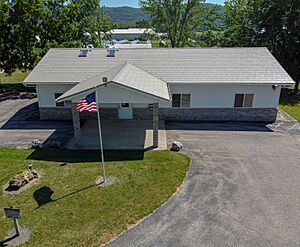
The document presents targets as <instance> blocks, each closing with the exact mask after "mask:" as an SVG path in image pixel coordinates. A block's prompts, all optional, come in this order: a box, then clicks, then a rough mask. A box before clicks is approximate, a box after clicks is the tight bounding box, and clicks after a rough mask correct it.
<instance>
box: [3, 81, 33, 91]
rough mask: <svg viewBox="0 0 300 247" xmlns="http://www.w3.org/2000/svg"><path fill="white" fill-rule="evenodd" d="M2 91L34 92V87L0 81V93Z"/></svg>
mask: <svg viewBox="0 0 300 247" xmlns="http://www.w3.org/2000/svg"><path fill="white" fill-rule="evenodd" d="M4 92H28V93H34V92H35V88H34V87H25V86H24V85H23V84H22V83H0V93H4Z"/></svg>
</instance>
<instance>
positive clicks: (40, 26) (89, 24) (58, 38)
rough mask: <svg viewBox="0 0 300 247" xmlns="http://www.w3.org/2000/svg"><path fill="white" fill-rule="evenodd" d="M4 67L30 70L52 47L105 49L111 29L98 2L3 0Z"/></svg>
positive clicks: (0, 63) (0, 41)
mask: <svg viewBox="0 0 300 247" xmlns="http://www.w3.org/2000/svg"><path fill="white" fill-rule="evenodd" d="M0 28H1V32H0V51H1V52H0V68H2V69H4V70H5V72H6V73H12V72H13V71H15V70H16V69H22V70H30V69H32V68H33V67H34V66H35V65H36V63H37V62H38V61H39V60H40V59H41V57H42V56H43V55H44V54H45V53H46V52H47V51H48V49H49V48H51V47H82V46H86V45H89V44H92V45H93V46H95V47H99V46H101V33H100V31H102V30H104V31H106V30H110V28H111V25H110V24H109V18H108V16H107V14H106V11H105V10H103V11H101V12H100V4H99V1H98V0H70V1H66V0H32V1H28V0H12V1H8V0H6V1H5V0H1V2H0Z"/></svg>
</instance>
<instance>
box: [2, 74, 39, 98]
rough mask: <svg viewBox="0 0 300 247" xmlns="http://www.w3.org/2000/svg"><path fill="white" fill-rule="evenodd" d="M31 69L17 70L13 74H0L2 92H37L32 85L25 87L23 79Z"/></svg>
mask: <svg viewBox="0 0 300 247" xmlns="http://www.w3.org/2000/svg"><path fill="white" fill-rule="evenodd" d="M29 73H30V71H26V72H22V71H21V70H17V71H15V72H14V73H12V74H11V75H7V74H5V73H2V74H0V93H1V92H13V91H14V92H35V89H34V88H32V87H25V86H24V85H23V81H24V80H25V78H26V77H27V75H28V74H29Z"/></svg>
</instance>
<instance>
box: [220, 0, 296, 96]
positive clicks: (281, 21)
mask: <svg viewBox="0 0 300 247" xmlns="http://www.w3.org/2000/svg"><path fill="white" fill-rule="evenodd" d="M225 22H226V29H225V35H224V39H223V42H222V45H223V46H266V47H267V48H268V49H269V50H270V51H271V53H272V54H273V55H274V56H275V58H276V59H277V60H278V61H279V62H280V64H281V65H282V66H283V67H284V68H285V69H286V70H287V72H288V73H289V74H290V75H291V77H292V78H293V79H294V80H295V81H296V82H297V83H296V86H295V91H297V90H298V85H299V81H300V40H299V37H300V1H299V0H286V1H281V0H228V1H226V2H225Z"/></svg>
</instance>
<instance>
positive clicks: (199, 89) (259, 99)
mask: <svg viewBox="0 0 300 247" xmlns="http://www.w3.org/2000/svg"><path fill="white" fill-rule="evenodd" d="M170 91H171V93H172V94H182V93H183V94H191V105H190V106H191V107H193V108H232V107H234V99H235V94H239V93H241V94H252V93H253V94H254V99H253V108H276V107H277V105H278V101H279V95H280V87H277V88H276V89H275V90H274V89H273V88H272V85H229V84H228V85H191V84H189V85H187V84H171V85H170ZM170 106H171V103H167V104H161V105H160V107H170Z"/></svg>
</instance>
